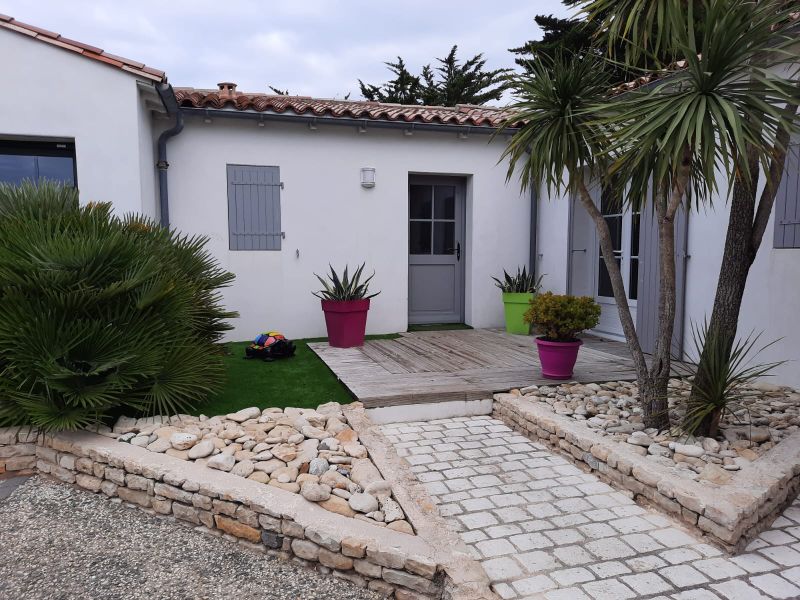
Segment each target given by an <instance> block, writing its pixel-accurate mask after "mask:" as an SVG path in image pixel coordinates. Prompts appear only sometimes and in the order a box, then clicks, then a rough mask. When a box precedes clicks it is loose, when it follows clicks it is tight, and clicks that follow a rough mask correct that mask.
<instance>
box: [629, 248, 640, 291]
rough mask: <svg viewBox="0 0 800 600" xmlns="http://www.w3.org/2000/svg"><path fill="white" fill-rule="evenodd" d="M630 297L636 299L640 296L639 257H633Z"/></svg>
mask: <svg viewBox="0 0 800 600" xmlns="http://www.w3.org/2000/svg"><path fill="white" fill-rule="evenodd" d="M628 290H629V292H628V297H629V298H630V299H631V300H636V298H637V297H638V296H639V259H638V258H632V259H631V275H630V281H629V282H628Z"/></svg>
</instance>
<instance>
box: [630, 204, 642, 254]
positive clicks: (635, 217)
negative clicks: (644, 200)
mask: <svg viewBox="0 0 800 600" xmlns="http://www.w3.org/2000/svg"><path fill="white" fill-rule="evenodd" d="M639 216H640V215H639V213H633V214H632V215H631V256H639Z"/></svg>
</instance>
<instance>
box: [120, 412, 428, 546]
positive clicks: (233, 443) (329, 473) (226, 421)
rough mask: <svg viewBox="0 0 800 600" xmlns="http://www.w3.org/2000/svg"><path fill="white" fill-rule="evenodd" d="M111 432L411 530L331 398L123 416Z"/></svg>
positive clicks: (323, 504) (324, 504) (337, 509)
mask: <svg viewBox="0 0 800 600" xmlns="http://www.w3.org/2000/svg"><path fill="white" fill-rule="evenodd" d="M111 433H112V435H116V436H117V440H118V441H120V442H125V443H130V444H133V445H135V446H141V447H143V448H146V449H147V450H150V451H151V452H160V453H164V454H167V455H169V456H173V457H175V458H179V459H181V460H186V461H192V462H195V463H197V464H202V465H205V466H207V467H209V468H211V469H218V470H220V471H226V472H229V473H232V474H234V475H238V476H240V477H246V478H247V479H251V480H254V481H258V482H260V483H263V484H267V485H272V486H276V487H279V488H281V489H283V490H287V491H289V492H293V493H296V494H300V495H301V496H303V498H305V499H306V500H308V501H310V502H315V503H317V504H319V505H320V506H321V507H323V508H325V509H326V510H329V511H331V512H335V513H338V514H341V515H344V516H347V517H354V518H356V519H362V520H367V521H369V522H371V523H373V524H375V525H379V526H385V527H388V528H389V529H393V530H395V531H400V532H403V533H408V534H413V533H414V531H413V528H412V527H411V524H410V523H409V522H408V521H407V520H406V519H405V515H404V513H403V510H402V508H401V507H400V505H399V504H398V503H397V501H396V500H394V498H392V495H391V494H392V491H391V485H390V484H389V482H387V481H385V480H384V479H383V478H382V477H381V475H380V472H379V471H378V469H377V468H376V467H375V465H374V464H373V462H372V461H371V460H370V459H369V456H368V452H367V449H366V447H365V446H364V445H363V444H361V443H360V442H359V440H358V435H357V434H356V432H355V431H354V430H353V429H352V428H351V427H350V426H349V425H347V423H346V419H345V417H344V414H343V413H342V408H341V405H339V404H337V403H335V402H330V403H328V404H323V405H321V406H319V407H317V409H316V410H313V409H303V408H286V409H283V410H282V409H280V408H267V409H264V410H261V409H259V408H256V407H251V408H244V409H242V410H240V411H238V412H235V413H231V414H228V415H225V416H216V417H206V416H204V415H201V416H199V417H194V416H189V415H176V416H172V417H149V418H143V419H134V418H129V417H120V418H119V420H118V421H117V423H116V424H115V425H114V428H113V430H112V432H111Z"/></svg>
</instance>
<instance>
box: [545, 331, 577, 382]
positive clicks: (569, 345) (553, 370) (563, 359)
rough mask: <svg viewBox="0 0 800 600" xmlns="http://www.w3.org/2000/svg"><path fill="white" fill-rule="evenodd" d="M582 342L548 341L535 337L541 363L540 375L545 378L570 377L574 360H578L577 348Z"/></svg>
mask: <svg viewBox="0 0 800 600" xmlns="http://www.w3.org/2000/svg"><path fill="white" fill-rule="evenodd" d="M581 344H583V342H582V341H581V340H576V341H574V342H550V341H548V340H544V339H542V338H538V337H537V338H536V348H537V349H538V350H539V362H540V363H541V365H542V377H545V378H547V379H570V378H571V377H572V369H573V368H575V361H576V360H578V350H579V349H580V347H581Z"/></svg>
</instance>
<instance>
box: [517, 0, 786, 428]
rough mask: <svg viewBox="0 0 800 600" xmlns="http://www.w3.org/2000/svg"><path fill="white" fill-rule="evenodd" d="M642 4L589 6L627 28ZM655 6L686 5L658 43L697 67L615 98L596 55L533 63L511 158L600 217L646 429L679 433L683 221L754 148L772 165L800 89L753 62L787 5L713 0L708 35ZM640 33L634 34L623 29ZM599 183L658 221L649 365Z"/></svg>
mask: <svg viewBox="0 0 800 600" xmlns="http://www.w3.org/2000/svg"><path fill="white" fill-rule="evenodd" d="M642 1H643V0H591V1H588V2H586V3H585V4H586V6H587V8H588V9H589V10H591V8H592V6H594V5H598V4H601V3H607V4H608V3H610V4H611V5H613V6H610V8H609V10H611V11H619V12H618V13H617V20H613V19H612V22H613V23H616V22H617V21H618V20H623V21H624V20H625V19H627V18H628V15H629V14H630V13H629V12H628V11H629V10H630V6H628V5H627V4H629V3H632V4H637V5H638V4H639V3H641V2H642ZM656 1H660V2H664V3H667V4H670V6H672V5H673V4H674V6H675V7H677V8H678V9H680V10H679V12H668V13H666V14H667V16H668V17H669V19H671V27H670V28H669V32H670V33H669V37H668V38H667V39H662V40H660V41H659V44H660V46H659V51H663V52H675V53H677V52H680V53H681V54H683V55H684V56H685V57H686V68H685V69H684V70H681V71H678V72H677V73H676V74H675V75H674V76H673V77H672V78H670V79H666V80H661V81H658V80H657V82H656V85H654V86H652V87H649V88H640V89H638V90H635V91H633V92H630V93H628V94H624V95H623V96H621V97H616V98H608V97H606V94H607V88H606V89H602V88H603V86H604V85H605V84H606V83H607V79H606V81H605V82H604V81H603V80H602V78H601V76H600V75H598V74H597V73H598V72H601V71H604V69H603V68H602V67H600V66H596V64H595V63H596V61H597V58H596V57H594V56H593V55H591V54H588V55H586V56H585V57H583V58H579V57H564V56H557V58H556V59H555V60H553V61H539V62H538V66H537V63H534V72H533V75H532V76H523V77H521V78H519V79H517V81H516V83H517V85H516V89H515V91H516V93H517V96H518V98H519V102H518V103H517V105H516V108H517V110H518V111H519V114H517V115H515V117H514V119H515V120H519V119H522V120H524V121H525V122H526V124H525V125H524V126H523V127H522V128H521V129H520V130H519V132H517V133H516V134H515V135H514V136H513V137H512V139H511V141H510V142H509V144H508V146H507V148H506V150H505V153H504V156H506V157H508V158H509V165H510V166H509V177H511V176H512V175H513V173H514V169H515V167H516V166H517V164H521V166H522V179H521V183H522V186H523V187H526V186H527V185H531V184H533V185H546V186H547V187H548V188H550V189H556V190H558V189H561V188H562V187H564V186H565V185H566V187H567V188H569V189H571V190H572V191H574V192H575V193H576V195H577V198H578V200H579V201H580V203H581V204H582V206H583V207H584V208H585V209H586V210H587V211H588V213H589V215H590V217H591V218H592V220H593V221H594V223H595V225H596V227H597V230H598V236H599V239H600V246H601V251H602V254H603V259H604V262H605V265H606V267H607V269H608V272H609V275H610V279H611V284H612V289H613V292H614V298H615V300H616V304H617V308H618V311H619V316H620V321H621V323H622V327H623V330H624V332H625V337H626V341H627V342H628V346H629V348H630V351H631V354H632V357H633V362H634V366H635V368H636V373H637V380H638V384H639V393H640V401H641V404H642V408H643V412H644V418H645V424H646V425H647V426H648V427H657V428H659V429H664V428H666V427H668V426H669V415H668V412H667V384H668V381H669V376H670V361H671V356H670V348H671V340H672V333H673V329H674V323H675V307H676V288H675V253H674V246H675V215H676V213H677V210H678V209H679V208H680V207H681V205H683V204H684V202H685V198H686V192H687V190H689V189H691V190H692V192H693V196H694V198H695V199H696V201H698V202H702V201H703V200H704V199H707V198H709V197H710V195H711V194H713V193H715V192H717V191H718V190H719V185H718V181H717V179H716V177H717V173H718V171H721V172H723V173H729V174H730V177H731V179H732V178H733V173H735V172H736V171H737V170H746V168H747V166H748V156H747V152H746V149H747V145H748V144H752V150H753V152H754V153H755V156H756V159H757V162H762V163H768V162H769V159H770V152H771V150H772V148H773V147H774V143H775V142H776V140H777V134H778V131H779V129H780V127H781V125H782V124H785V123H786V119H785V117H784V116H783V113H782V110H781V107H782V106H783V105H784V104H785V103H786V102H787V101H791V100H792V98H794V97H795V96H796V93H797V92H796V90H797V88H796V86H794V85H793V84H792V82H791V81H788V80H786V79H783V78H781V77H780V76H773V75H772V74H771V73H769V72H767V71H765V70H764V69H762V68H761V66H755V65H754V64H753V58H754V57H762V56H764V54H765V53H766V52H767V51H768V50H770V49H771V48H773V44H774V42H775V40H774V37H773V27H774V25H775V24H776V22H779V21H780V18H779V16H777V14H776V13H777V11H778V10H779V6H780V1H779V0H763V1H762V2H760V3H758V5H757V6H756V7H755V8H754V7H753V4H752V3H751V2H750V0H707V1H705V2H703V3H702V4H703V9H704V11H705V15H706V17H707V18H708V25H707V27H705V29H704V31H703V32H702V34H701V35H699V36H697V35H696V34H695V31H694V16H693V14H692V11H691V10H688V11H687V10H686V7H685V6H684V5H683V3H682V2H681V1H680V0H656ZM623 5H625V6H623ZM590 14H591V13H590ZM651 25H652V23H651ZM645 29H646V30H647V31H650V30H651V28H650V27H646V28H645ZM631 31H635V28H634V29H630V30H625V32H624V33H625V34H630V33H631ZM698 39H699V43H698ZM647 40H649V38H647ZM647 40H646V41H647ZM625 57H626V59H627V60H631V61H635V60H636V59H637V57H636V54H635V52H633V51H630V52H627V51H626V53H625ZM605 77H606V78H607V77H608V75H607V73H605ZM601 89H602V91H601ZM755 115H757V117H758V120H757V121H756V120H755V119H753V118H752V116H755ZM596 178H599V179H600V180H601V181H603V182H604V183H605V184H606V185H616V186H617V189H627V190H628V192H627V196H626V198H625V199H624V201H625V202H626V203H627V204H629V205H631V206H633V207H635V208H641V207H645V206H647V207H648V208H649V209H652V210H653V211H654V213H655V216H656V221H657V224H658V248H659V252H658V262H659V273H660V290H659V302H658V331H657V336H656V346H655V351H654V352H653V355H652V357H651V360H650V364H649V365H648V364H647V361H646V360H645V356H644V353H643V351H642V349H641V345H640V343H639V339H638V336H637V333H636V330H635V326H634V323H633V319H632V316H631V312H630V308H629V306H628V302H627V296H626V293H625V288H624V283H623V279H622V276H621V273H620V269H619V265H618V264H617V261H616V260H615V257H614V254H613V247H612V244H611V234H610V231H609V228H608V224H607V223H606V221H605V219H603V217H602V214H600V212H599V210H598V209H597V207H596V206H595V204H594V202H593V200H592V198H591V196H590V194H589V191H588V182H589V181H591V180H592V179H596ZM565 179H566V183H565Z"/></svg>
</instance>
